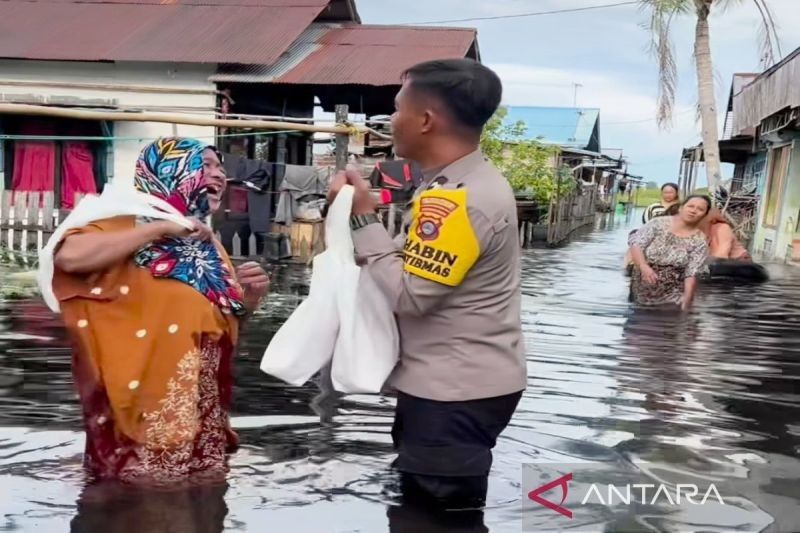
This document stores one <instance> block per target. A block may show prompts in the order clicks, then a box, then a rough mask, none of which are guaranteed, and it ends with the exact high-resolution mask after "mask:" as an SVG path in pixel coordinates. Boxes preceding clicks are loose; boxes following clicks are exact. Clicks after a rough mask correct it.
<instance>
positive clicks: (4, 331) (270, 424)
mask: <svg viewBox="0 0 800 533" xmlns="http://www.w3.org/2000/svg"><path fill="white" fill-rule="evenodd" d="M632 220H633V221H634V223H635V222H636V220H637V218H636V217H633V219H632ZM604 224H605V226H604V227H602V228H601V227H598V229H597V230H596V231H593V232H589V233H587V234H586V235H584V236H582V237H580V238H578V239H576V241H575V242H573V243H572V244H571V245H569V246H567V247H564V248H560V249H554V250H550V249H534V250H529V251H527V252H526V253H525V256H524V258H523V271H524V282H523V293H524V294H523V305H524V309H523V317H522V318H523V325H524V329H525V336H526V344H527V354H528V375H529V387H528V390H527V391H526V392H525V395H524V397H523V400H522V401H521V403H520V407H519V410H518V412H517V413H516V415H515V417H514V419H513V421H512V424H511V425H510V427H509V428H508V429H507V431H506V432H505V433H504V434H503V435H502V436H501V438H500V440H499V442H498V447H497V449H496V452H495V454H494V456H495V462H494V469H493V471H492V475H491V478H490V483H489V496H488V500H489V506H488V508H487V509H486V510H485V512H484V513H482V514H481V513H473V514H458V515H454V514H452V513H451V514H447V515H441V514H436V513H430V512H428V511H425V510H423V509H419V508H414V507H407V506H397V503H398V499H397V491H396V488H395V487H396V480H395V479H394V477H393V474H392V473H391V472H390V470H389V468H388V465H389V463H390V462H391V460H392V459H393V453H392V446H391V439H390V437H389V429H390V427H391V421H392V411H393V399H392V398H388V397H375V396H368V395H348V396H343V397H340V396H338V395H335V396H331V397H327V398H325V397H320V395H319V389H318V387H317V386H316V385H314V384H309V385H307V386H304V387H299V388H294V387H287V386H285V385H283V384H281V383H279V382H277V381H275V380H272V379H270V378H268V377H267V376H264V375H263V374H262V373H261V372H260V371H259V369H258V365H259V361H260V358H261V355H262V354H263V350H264V347H265V346H266V344H267V342H268V340H269V338H270V336H271V335H272V334H273V333H274V332H275V330H276V329H277V327H278V325H279V324H280V323H281V321H282V320H284V319H285V318H286V317H287V316H288V315H289V314H290V313H291V311H292V309H293V308H294V307H295V306H296V305H297V304H298V303H299V301H300V300H301V299H302V298H303V296H304V295H305V293H306V292H307V285H306V279H307V275H308V272H307V271H306V270H305V269H303V268H297V267H281V268H279V269H277V270H276V271H275V272H273V276H274V277H275V286H276V287H277V289H278V291H279V292H278V293H277V294H274V295H272V296H271V297H270V302H269V305H268V306H267V308H266V309H265V310H264V311H263V312H262V313H260V314H259V315H257V316H255V317H254V318H253V321H252V322H250V323H249V324H248V325H247V328H246V330H245V332H244V339H243V345H242V353H241V355H240V357H239V360H238V362H237V368H236V378H237V389H236V396H235V399H234V406H233V410H234V418H233V424H234V426H235V427H236V429H237V431H238V432H239V434H240V437H241V439H242V449H241V450H240V451H239V452H238V453H237V454H236V455H235V456H234V457H233V459H232V462H231V475H230V477H229V486H228V487H224V488H221V487H217V488H214V489H213V490H212V489H206V490H198V491H195V492H193V493H192V492H184V493H177V492H176V493H170V494H164V493H136V492H135V491H134V492H127V491H122V490H117V489H115V490H111V489H106V488H104V487H103V488H98V487H84V484H83V475H82V471H81V451H82V447H83V437H82V434H81V426H80V417H79V410H78V406H77V403H76V400H75V394H74V392H73V389H72V384H71V380H70V377H69V365H70V355H69V346H68V345H67V343H66V341H65V336H64V333H63V330H62V328H61V327H60V325H59V323H58V320H57V319H56V318H55V317H53V316H52V315H51V314H50V313H49V312H48V311H47V309H46V308H45V307H44V305H43V304H41V303H38V302H35V301H26V302H6V303H4V304H2V306H0V345H1V347H0V478H1V479H2V482H0V530H2V531H42V532H44V531H67V530H69V529H70V527H71V528H72V530H73V531H127V530H128V529H126V528H135V530H136V531H160V530H159V529H158V527H163V528H167V527H168V526H169V527H172V529H169V531H187V532H189V531H192V532H194V531H202V532H206V531H220V530H222V529H223V528H224V530H225V531H252V530H261V529H266V528H267V527H268V528H269V529H270V530H274V531H293V532H314V533H318V532H326V533H327V532H339V531H342V532H344V531H347V532H354V531H361V532H369V533H372V532H380V531H393V532H394V531H414V532H417V531H419V532H426V531H465V532H467V531H469V532H472V531H476V532H477V531H492V532H505V531H509V532H511V531H514V532H516V531H520V524H521V505H520V502H521V495H522V494H523V489H524V487H521V482H520V471H521V465H522V464H523V463H529V462H534V461H555V462H564V463H569V462H577V461H598V462H602V463H603V464H604V465H605V467H606V468H608V469H618V470H620V471H622V470H625V471H631V470H633V471H637V472H640V473H642V474H643V475H645V476H647V477H649V478H651V479H662V478H664V479H672V478H674V476H678V475H680V476H713V477H715V478H721V479H725V480H728V481H733V482H735V483H736V484H737V487H739V488H740V489H741V490H740V498H739V499H738V500H737V502H736V503H737V505H736V509H733V508H731V509H726V510H725V512H717V513H714V514H713V515H712V516H701V517H698V516H689V515H686V516H684V515H675V516H667V514H666V513H661V512H658V513H653V514H652V516H651V515H648V516H641V517H638V518H637V520H636V521H635V523H633V524H630V523H620V522H616V523H615V522H610V521H608V519H606V518H604V517H603V515H602V514H601V515H598V517H597V521H596V523H595V524H593V526H592V527H593V529H594V530H603V529H605V530H608V531H615V530H624V529H627V530H631V528H634V529H636V530H650V531H655V530H665V531H687V530H703V531H731V530H740V531H755V530H765V531H781V532H783V531H785V532H794V531H800V488H798V487H800V485H798V484H797V482H796V480H797V479H798V478H800V459H798V454H800V397H798V390H800V389H799V388H798V379H800V334H798V331H800V270H795V269H794V268H791V267H786V268H777V269H774V271H773V272H772V274H773V280H772V281H770V282H769V283H767V284H764V285H759V286H747V287H745V286H725V285H707V286H704V287H703V288H702V291H701V294H700V297H699V300H698V306H697V309H696V310H695V312H694V313H692V314H691V315H688V316H687V315H681V314H677V313H659V312H653V311H646V312H645V311H637V312H632V311H631V309H630V307H629V306H628V304H627V300H626V298H627V284H626V282H627V280H626V278H624V277H623V276H622V273H621V264H622V254H623V251H624V243H625V239H626V237H627V233H628V231H629V227H628V226H627V225H626V222H625V220H624V219H621V220H620V219H618V220H616V221H608V220H607V221H605V222H604ZM313 330H314V325H313V324H309V334H313ZM159 517H160V518H159ZM151 518H152V519H153V522H152V523H153V524H158V525H153V526H152V528H151V529H148V528H144V527H141V525H142V524H143V523H144V521H145V520H150V519H151ZM634 526H635V527H634ZM148 527H149V526H148ZM115 528H116V529H115ZM133 530H134V529H131V531H133ZM163 530H167V529H163Z"/></svg>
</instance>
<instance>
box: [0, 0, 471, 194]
mask: <svg viewBox="0 0 800 533" xmlns="http://www.w3.org/2000/svg"><path fill="white" fill-rule="evenodd" d="M234 4H235V5H234ZM0 21H3V22H4V23H5V24H3V31H2V32H0V57H1V58H3V59H0V103H6V104H7V103H16V104H38V105H48V106H59V107H67V108H79V109H91V110H112V111H125V112H130V113H137V112H142V111H151V112H152V111H156V112H170V113H182V112H186V113H191V114H192V115H195V116H197V115H199V116H204V117H208V118H215V117H228V118H236V117H238V116H241V115H276V116H280V117H294V118H304V117H313V113H314V107H315V105H319V106H321V107H322V108H323V109H325V110H327V111H332V110H333V106H334V105H336V104H348V105H349V106H350V109H351V111H352V112H354V113H362V114H365V115H379V114H387V113H391V112H392V109H393V105H392V101H393V98H394V94H395V93H396V91H397V89H398V87H399V85H400V74H401V73H402V72H403V70H405V69H407V68H408V67H410V66H412V65H413V64H415V63H416V62H419V61H424V60H429V59H442V58H456V57H472V58H475V59H479V57H480V54H479V51H478V44H477V37H476V32H475V30H474V29H459V28H428V27H424V28H415V27H399V26H368V25H362V24H361V20H360V18H359V15H358V12H357V10H356V6H355V3H354V1H353V0H280V1H275V0H248V1H246V2H244V1H243V2H231V1H230V0H203V1H202V2H198V1H197V0H171V1H169V2H166V1H163V0H135V1H125V2H123V1H118V0H59V1H58V2H53V1H45V0H6V1H3V2H0ZM223 133H224V134H230V133H232V132H230V131H227V132H222V131H219V130H218V129H217V128H214V127H206V126H184V125H173V124H162V123H154V122H122V121H91V120H68V119H53V118H49V117H37V116H33V115H19V114H13V115H12V114H7V115H3V114H0V134H2V137H0V187H1V188H4V189H7V190H8V189H15V190H29V191H53V192H55V196H56V199H57V204H58V205H60V206H62V207H67V208H69V207H71V205H72V202H73V193H75V192H78V193H80V192H92V191H94V190H99V189H101V188H102V187H103V184H104V183H106V182H107V181H108V180H111V179H124V180H127V179H132V174H133V169H134V162H135V159H136V157H137V154H138V152H139V150H140V149H141V147H142V146H143V144H145V143H146V142H148V141H150V140H152V139H153V138H155V137H157V136H162V135H181V136H191V137H198V138H201V139H203V140H206V141H208V142H209V143H210V144H211V143H215V142H217V143H218V144H222V145H223V149H225V150H226V151H236V152H237V153H240V154H241V155H243V156H245V157H250V158H256V157H261V158H264V159H268V160H270V161H274V162H281V163H284V162H285V163H295V164H310V163H311V162H312V149H311V148H312V139H311V136H310V135H307V134H286V133H282V134H280V135H272V134H267V135H263V136H260V137H252V136H251V137H244V138H243V137H228V136H221V135H220V134H223ZM87 137H89V138H91V139H90V140H86V138H87Z"/></svg>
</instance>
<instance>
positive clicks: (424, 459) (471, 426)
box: [392, 392, 522, 508]
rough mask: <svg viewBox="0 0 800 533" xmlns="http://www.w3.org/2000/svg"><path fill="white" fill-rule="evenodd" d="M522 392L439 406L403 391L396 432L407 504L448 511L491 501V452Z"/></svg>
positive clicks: (393, 437) (395, 437)
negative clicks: (424, 505) (489, 489)
mask: <svg viewBox="0 0 800 533" xmlns="http://www.w3.org/2000/svg"><path fill="white" fill-rule="evenodd" d="M521 397H522V392H518V393H514V394H509V395H507V396H499V397H496V398H486V399H480V400H470V401H464V402H438V401H435V400H427V399H424V398H417V397H415V396H411V395H408V394H405V393H402V392H399V393H398V396H397V409H396V412H395V418H394V425H393V427H392V440H393V441H394V446H395V449H396V450H397V453H398V457H397V460H396V461H395V462H394V466H395V468H396V469H397V470H398V471H399V472H400V475H401V488H402V491H403V497H404V499H405V500H407V501H414V502H417V503H428V504H433V505H435V506H441V507H447V508H470V507H481V506H483V505H484V504H485V502H486V489H487V483H488V476H489V469H490V468H491V466H492V451H491V450H492V448H494V446H495V444H496V442H497V437H498V436H499V435H500V433H501V432H502V431H503V430H504V429H505V427H506V426H507V425H508V422H509V421H510V420H511V415H512V414H513V413H514V410H515V409H516V408H517V404H518V403H519V400H520V398H521Z"/></svg>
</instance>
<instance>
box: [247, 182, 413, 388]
mask: <svg viewBox="0 0 800 533" xmlns="http://www.w3.org/2000/svg"><path fill="white" fill-rule="evenodd" d="M352 203H353V188H352V187H351V186H345V187H344V188H343V189H342V190H341V191H340V192H339V194H338V195H337V197H336V200H335V201H334V203H333V205H332V206H331V207H330V209H329V211H328V216H327V218H326V220H325V243H326V250H325V251H324V252H323V253H321V254H320V255H318V256H317V257H315V258H314V262H313V265H312V268H313V272H312V275H311V287H310V289H309V295H308V298H306V300H305V301H303V303H301V304H300V306H299V307H298V308H297V309H296V310H295V311H294V313H292V315H291V316H290V317H289V319H288V320H287V321H286V322H285V323H284V324H283V326H282V327H281V328H280V329H279V330H278V332H277V333H276V334H275V336H274V337H273V339H272V341H271V342H270V344H269V346H268V347H267V350H266V352H265V353H264V358H263V359H262V361H261V370H262V371H264V372H266V373H267V374H270V375H272V376H275V377H277V378H279V379H281V380H283V381H286V382H287V383H290V384H292V385H302V384H304V383H305V382H306V381H308V380H309V379H310V378H311V377H312V376H313V375H314V374H315V373H316V372H317V371H319V370H320V369H321V368H322V367H323V366H324V365H325V364H326V363H327V362H328V361H330V360H331V358H333V365H332V370H331V378H332V381H333V385H334V388H335V389H336V390H338V391H340V392H380V390H381V387H382V386H383V383H384V381H386V378H387V377H388V376H389V374H390V373H391V371H392V369H393V368H394V366H395V364H396V363H397V358H398V349H399V337H398V333H397V325H396V323H395V320H394V314H393V313H392V310H391V307H390V306H389V304H388V302H387V301H386V298H385V297H384V296H383V294H382V293H381V292H380V290H379V289H378V287H377V286H376V285H375V283H374V282H373V281H372V279H371V278H370V277H369V275H368V274H367V273H366V272H365V271H362V269H361V268H360V267H358V266H357V265H356V263H355V257H354V249H353V238H352V235H351V233H350V224H349V219H350V210H351V207H352Z"/></svg>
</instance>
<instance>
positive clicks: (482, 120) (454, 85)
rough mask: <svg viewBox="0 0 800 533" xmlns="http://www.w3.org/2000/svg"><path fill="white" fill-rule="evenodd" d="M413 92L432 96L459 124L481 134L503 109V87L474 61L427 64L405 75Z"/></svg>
mask: <svg viewBox="0 0 800 533" xmlns="http://www.w3.org/2000/svg"><path fill="white" fill-rule="evenodd" d="M403 79H404V80H408V82H409V85H410V87H411V88H412V89H414V90H417V91H420V92H421V93H424V94H427V95H430V96H433V97H434V98H436V99H437V100H439V102H440V104H441V105H442V106H444V108H445V109H446V110H447V112H448V114H449V115H450V118H451V119H452V120H453V121H455V122H456V123H457V124H460V125H461V126H463V127H465V128H467V129H469V130H472V131H477V132H480V131H481V130H482V129H483V126H484V125H485V124H486V123H487V122H488V121H489V119H490V118H492V115H494V112H495V111H497V108H498V107H499V106H500V100H501V99H502V97H503V84H502V83H501V82H500V78H499V77H498V76H497V74H495V73H494V71H492V70H491V69H489V68H488V67H486V66H484V65H482V64H481V63H479V62H477V61H475V60H473V59H442V60H437V61H427V62H425V63H420V64H418V65H415V66H413V67H411V68H410V69H408V70H406V71H405V72H404V73H403Z"/></svg>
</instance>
